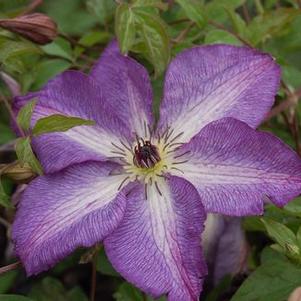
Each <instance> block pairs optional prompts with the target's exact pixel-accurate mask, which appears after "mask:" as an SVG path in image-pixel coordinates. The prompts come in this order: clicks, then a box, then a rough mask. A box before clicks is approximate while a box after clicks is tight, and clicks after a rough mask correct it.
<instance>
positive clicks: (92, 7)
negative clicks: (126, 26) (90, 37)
mask: <svg viewBox="0 0 301 301" xmlns="http://www.w3.org/2000/svg"><path fill="white" fill-rule="evenodd" d="M87 8H88V11H90V12H91V13H92V14H94V15H95V16H96V17H97V20H98V22H99V23H101V24H102V25H104V24H107V23H108V22H109V21H110V20H111V19H112V18H113V16H114V12H115V9H116V4H115V1H112V0H88V1H87Z"/></svg>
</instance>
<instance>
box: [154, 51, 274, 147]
mask: <svg viewBox="0 0 301 301" xmlns="http://www.w3.org/2000/svg"><path fill="white" fill-rule="evenodd" d="M279 80H280V69H279V67H278V65H277V64H276V63H275V62H274V60H273V59H272V57H271V56H270V55H268V54H264V53H261V52H259V51H256V50H254V49H250V48H246V47H236V46H230V45H210V46H203V47H194V48H192V49H189V50H186V51H183V52H182V53H181V54H179V55H178V56H177V57H176V58H175V59H174V60H173V61H172V62H171V64H170V66H169V68H168V70H167V73H166V79H165V86H164V98H163V101H162V104H161V110H160V114H161V117H160V123H159V131H161V132H162V131H164V130H165V128H166V127H167V126H170V127H171V128H172V129H174V134H175V135H177V134H178V133H180V132H184V134H183V135H182V137H181V139H182V140H183V141H182V142H188V141H189V140H190V139H191V138H192V137H193V136H194V135H196V134H197V133H198V132H199V131H200V130H201V129H202V128H203V127H204V126H205V125H206V124H208V123H210V122H211V121H214V120H218V119H220V118H223V117H233V118H236V119H239V120H241V121H244V122H246V123H247V124H249V125H250V126H251V127H254V128H255V127H257V126H258V125H259V124H260V122H261V121H262V120H263V119H264V116H265V115H266V113H267V112H268V111H269V110H270V108H271V106H272V105H273V103H274V97H275V94H276V93H277V89H278V86H279ZM254 108H256V109H254Z"/></svg>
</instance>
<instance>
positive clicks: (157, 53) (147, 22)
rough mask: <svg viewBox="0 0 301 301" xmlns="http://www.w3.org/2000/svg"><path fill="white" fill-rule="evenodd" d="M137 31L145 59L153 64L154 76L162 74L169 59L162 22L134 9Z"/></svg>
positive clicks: (166, 38) (167, 41) (166, 36)
mask: <svg viewBox="0 0 301 301" xmlns="http://www.w3.org/2000/svg"><path fill="white" fill-rule="evenodd" d="M135 14H136V15H137V18H138V20H139V21H138V24H137V29H138V31H139V33H140V35H141V38H142V40H143V44H144V46H145V48H144V50H145V51H144V52H142V53H143V54H144V55H145V57H146V58H147V59H148V60H149V61H150V62H151V63H152V64H153V66H154V68H155V75H156V76H158V75H160V74H162V73H163V72H164V70H165V68H166V66H167V64H168V62H169V59H170V45H169V37H168V34H167V32H166V29H165V24H164V23H163V21H162V20H161V19H160V18H159V17H157V16H155V15H152V14H149V13H147V12H145V11H144V10H142V9H135Z"/></svg>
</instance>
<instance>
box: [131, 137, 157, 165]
mask: <svg viewBox="0 0 301 301" xmlns="http://www.w3.org/2000/svg"><path fill="white" fill-rule="evenodd" d="M160 161H161V158H160V155H159V152H158V148H157V147H156V146H155V145H153V144H151V142H150V141H149V140H143V139H142V138H139V139H137V145H136V146H135V148H134V156H133V162H134V164H135V165H136V166H137V167H141V168H152V167H154V166H155V165H156V164H157V163H158V162H160Z"/></svg>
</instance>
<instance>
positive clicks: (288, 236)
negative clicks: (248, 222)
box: [261, 218, 300, 255]
mask: <svg viewBox="0 0 301 301" xmlns="http://www.w3.org/2000/svg"><path fill="white" fill-rule="evenodd" d="M261 221H262V222H263V224H264V226H265V228H266V230H267V232H268V235H269V236H270V237H271V238H272V239H273V240H274V241H275V242H277V243H278V244H279V245H280V246H281V247H282V248H283V250H285V251H287V252H288V253H289V254H291V255H298V254H299V253H300V250H299V248H298V244H297V239H296V235H295V233H294V232H293V231H292V230H291V229H289V228H288V227H286V226H285V225H282V224H280V223H278V222H275V221H273V220H271V219H268V218H262V219H261Z"/></svg>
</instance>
